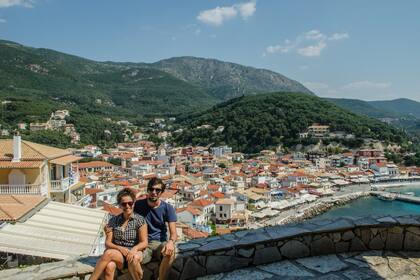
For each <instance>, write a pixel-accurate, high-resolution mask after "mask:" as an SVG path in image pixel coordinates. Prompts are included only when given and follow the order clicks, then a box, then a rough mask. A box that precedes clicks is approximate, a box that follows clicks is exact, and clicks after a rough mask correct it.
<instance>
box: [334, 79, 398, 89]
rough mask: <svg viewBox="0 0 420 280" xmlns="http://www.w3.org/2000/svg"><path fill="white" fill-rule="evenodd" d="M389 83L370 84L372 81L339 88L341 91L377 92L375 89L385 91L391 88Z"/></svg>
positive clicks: (353, 83)
mask: <svg viewBox="0 0 420 280" xmlns="http://www.w3.org/2000/svg"><path fill="white" fill-rule="evenodd" d="M391 85H392V84H391V83H383V82H372V81H357V82H352V83H349V84H346V85H344V86H342V87H340V89H341V90H345V91H352V90H377V89H387V88H389V87H391Z"/></svg>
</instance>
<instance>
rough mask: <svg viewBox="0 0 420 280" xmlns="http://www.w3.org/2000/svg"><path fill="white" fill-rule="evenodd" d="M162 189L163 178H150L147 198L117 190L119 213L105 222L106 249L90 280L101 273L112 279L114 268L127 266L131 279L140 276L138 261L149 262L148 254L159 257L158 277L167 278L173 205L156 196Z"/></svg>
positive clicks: (172, 252) (172, 239) (172, 254)
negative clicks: (167, 226)
mask: <svg viewBox="0 0 420 280" xmlns="http://www.w3.org/2000/svg"><path fill="white" fill-rule="evenodd" d="M164 191H165V184H164V183H163V181H162V180H161V179H157V178H153V179H152V180H150V181H149V183H148V185H147V192H148V197H147V199H142V200H137V201H136V196H135V194H134V193H133V191H132V190H130V189H123V190H121V191H120V192H119V193H118V195H117V202H118V205H119V207H120V208H121V209H122V210H123V213H121V214H120V215H118V216H114V217H112V218H111V219H110V220H109V222H108V224H107V225H106V226H105V233H106V241H105V247H106V251H105V252H104V254H103V256H102V257H101V258H100V259H99V261H98V262H97V264H96V267H95V270H94V271H93V273H92V276H91V277H90V279H91V280H97V279H99V277H100V276H101V275H102V276H103V278H104V279H114V273H115V270H116V268H118V269H119V270H122V269H124V268H128V271H129V273H130V275H131V277H132V279H136V280H137V279H142V277H143V270H142V268H141V263H147V262H149V261H150V259H151V258H152V257H154V258H156V259H158V260H159V261H161V263H160V267H159V279H160V280H165V279H167V277H168V273H169V270H170V268H171V265H172V263H173V261H174V259H175V241H176V239H177V233H176V227H175V222H176V213H175V209H174V208H173V207H172V206H171V205H169V204H168V203H166V202H164V201H162V200H160V196H161V195H162V193H163V192H164ZM166 223H168V225H169V239H167V228H166Z"/></svg>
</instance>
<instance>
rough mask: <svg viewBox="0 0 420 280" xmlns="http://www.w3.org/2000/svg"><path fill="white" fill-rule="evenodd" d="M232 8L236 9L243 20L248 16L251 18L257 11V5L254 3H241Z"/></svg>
mask: <svg viewBox="0 0 420 280" xmlns="http://www.w3.org/2000/svg"><path fill="white" fill-rule="evenodd" d="M234 7H236V8H237V10H238V11H239V13H240V14H241V16H242V18H243V19H247V18H249V17H250V16H252V15H253V14H254V13H255V11H256V10H257V3H256V2H248V3H241V4H238V5H235V6H234Z"/></svg>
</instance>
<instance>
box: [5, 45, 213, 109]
mask: <svg viewBox="0 0 420 280" xmlns="http://www.w3.org/2000/svg"><path fill="white" fill-rule="evenodd" d="M0 71H1V75H0V98H10V97H21V96H26V97H29V96H32V97H33V98H35V99H36V98H37V97H39V96H42V99H43V100H45V101H50V102H49V103H52V101H58V103H72V104H73V103H74V104H75V105H83V106H86V105H87V106H88V109H94V108H96V107H98V108H97V109H104V111H108V112H111V113H114V112H115V113H116V115H119V114H122V113H123V114H124V113H125V114H129V115H130V114H131V115H135V114H139V113H140V114H142V115H144V114H152V115H162V114H174V113H179V112H184V111H185V110H191V109H194V108H195V109H196V108H202V107H203V106H209V105H211V104H214V103H215V102H216V100H214V99H213V98H212V97H211V96H209V95H207V94H206V93H205V92H204V91H202V90H200V89H199V88H197V87H195V86H193V85H191V84H189V83H187V82H184V81H182V80H180V79H177V78H175V77H174V76H172V75H170V74H168V73H165V72H163V71H159V70H156V69H150V68H144V67H141V66H139V65H136V64H130V65H126V64H118V63H103V62H96V61H92V60H88V59H84V58H80V57H76V56H72V55H67V54H63V53H59V52H56V51H52V50H47V49H35V48H29V47H25V46H22V45H19V44H16V43H13V42H8V41H1V42H0ZM45 98H46V99H45ZM55 103H57V102H55ZM98 105H100V106H98ZM92 107H93V108H92ZM96 111H97V110H96Z"/></svg>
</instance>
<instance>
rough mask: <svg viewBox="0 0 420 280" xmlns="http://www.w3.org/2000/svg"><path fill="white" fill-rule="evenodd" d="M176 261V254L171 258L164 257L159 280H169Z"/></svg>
mask: <svg viewBox="0 0 420 280" xmlns="http://www.w3.org/2000/svg"><path fill="white" fill-rule="evenodd" d="M174 260H175V252H173V253H172V255H170V256H164V257H163V258H162V262H161V263H160V266H159V280H166V279H168V275H169V271H170V270H171V267H172V264H173V262H174Z"/></svg>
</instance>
